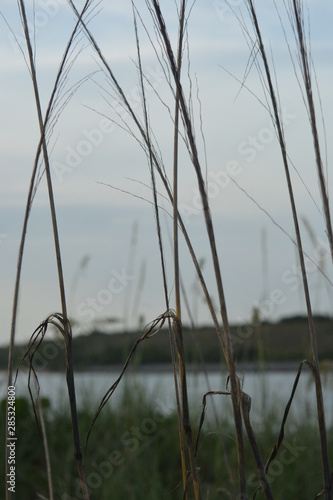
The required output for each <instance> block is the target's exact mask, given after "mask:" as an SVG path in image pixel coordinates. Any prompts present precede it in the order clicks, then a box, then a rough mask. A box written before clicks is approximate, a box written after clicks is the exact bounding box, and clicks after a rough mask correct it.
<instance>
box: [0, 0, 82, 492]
mask: <svg viewBox="0 0 333 500" xmlns="http://www.w3.org/2000/svg"><path fill="white" fill-rule="evenodd" d="M90 2H91V0H87V1H86V2H85V5H84V7H83V9H82V11H81V13H80V14H79V20H78V21H77V23H76V26H75V28H74V30H73V32H72V34H71V37H70V39H69V42H68V44H67V47H66V50H65V53H64V56H63V59H62V62H61V65H60V68H59V71H58V74H57V77H56V81H55V84H54V87H53V91H52V94H51V98H50V101H49V104H48V108H47V111H46V115H45V120H43V115H42V107H41V102H40V96H39V88H38V81H37V74H36V67H35V58H34V53H33V48H32V44H31V38H30V33H29V27H28V20H27V15H26V9H25V2H24V0H19V4H18V5H19V11H20V15H21V19H22V23H23V29H24V36H25V42H26V46H27V50H28V59H29V67H30V75H31V79H32V84H33V90H34V96H35V105H36V110H37V117H38V123H39V129H40V142H39V145H38V149H37V153H36V158H35V164H34V168H33V173H32V177H31V182H30V187H29V193H28V199H27V205H26V210H25V216H24V223H23V230H22V236H21V243H20V249H19V256H18V265H17V275H16V281H15V290H14V300H13V312H12V324H11V333H10V341H9V357H8V386H10V385H12V378H13V353H14V345H15V329H16V318H17V308H18V295H19V287H20V278H21V270H22V263H23V254H24V246H25V236H26V232H27V226H28V219H29V215H30V210H31V205H32V202H33V197H34V190H35V189H36V174H37V168H38V162H39V156H40V154H41V152H42V153H43V160H44V166H45V172H46V178H47V186H48V193H49V203H50V211H51V218H52V228H53V236H54V246H55V252H56V260H57V269H58V282H59V289H60V299H61V307H62V315H63V317H64V318H67V306H66V297H65V286H64V278H63V271H62V262H61V251H60V242H59V234H58V226H57V218H56V209H55V202H54V196H53V187H52V179H51V170H50V163H49V155H48V148H47V140H46V127H47V124H48V123H49V120H50V118H51V112H52V109H53V104H54V101H55V99H56V97H57V92H58V88H59V86H60V81H61V77H62V76H63V73H64V72H65V64H66V62H67V58H68V56H69V54H70V50H71V48H72V43H73V40H74V37H75V36H76V33H77V29H78V27H79V26H80V19H81V17H82V16H83V15H84V14H85V12H86V11H87V9H88V7H89V5H90ZM68 334H69V332H68ZM73 383H74V382H73ZM74 404H75V400H74ZM75 411H76V410H75ZM7 414H8V405H7ZM7 437H8V436H7ZM6 450H7V451H6V453H8V449H7V448H6ZM6 464H7V466H8V460H6ZM78 468H79V474H80V477H81V480H82V486H83V491H85V492H86V493H85V498H89V495H88V493H87V487H86V485H85V480H84V471H83V470H82V464H81V465H80V464H79V463H78ZM6 495H7V499H8V500H9V499H10V498H11V492H10V491H9V490H8V489H6Z"/></svg>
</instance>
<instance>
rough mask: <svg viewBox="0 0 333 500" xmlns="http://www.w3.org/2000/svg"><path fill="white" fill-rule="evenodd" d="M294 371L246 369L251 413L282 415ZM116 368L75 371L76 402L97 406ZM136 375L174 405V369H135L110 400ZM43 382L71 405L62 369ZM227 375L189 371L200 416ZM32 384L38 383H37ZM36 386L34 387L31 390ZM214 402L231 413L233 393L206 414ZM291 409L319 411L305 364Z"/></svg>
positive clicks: (332, 417) (332, 404) (19, 390)
mask: <svg viewBox="0 0 333 500" xmlns="http://www.w3.org/2000/svg"><path fill="white" fill-rule="evenodd" d="M295 375H296V373H291V372H267V373H266V374H265V377H263V376H262V375H261V374H259V373H253V372H250V373H246V374H245V375H244V380H243V390H244V391H245V392H246V393H248V394H249V395H250V396H251V398H252V409H251V417H252V421H253V422H257V423H259V422H260V419H261V416H262V415H264V414H267V413H269V412H274V413H276V412H277V413H278V414H281V417H282V415H283V411H284V408H285V406H286V404H287V401H288V398H289V396H290V392H291V389H292V385H293V382H294V379H295ZM117 377H118V373H115V372H114V373H113V372H102V373H77V374H76V375H75V386H76V397H77V404H78V407H80V406H82V405H84V404H89V406H91V407H93V408H96V407H97V406H98V404H99V402H100V401H101V399H102V397H103V396H104V394H105V393H106V391H107V390H108V389H109V387H110V386H111V385H112V384H113V383H114V382H115V380H116V379H117ZM131 380H132V381H133V380H135V382H136V383H137V384H139V385H140V386H142V387H144V393H145V395H146V396H147V398H149V400H151V401H152V403H153V404H155V405H156V406H157V407H158V408H159V409H160V410H162V411H163V412H170V411H172V410H174V409H175V397H174V381H173V375H172V373H164V372H162V373H156V372H155V373H135V374H133V373H131V374H129V375H128V376H126V375H125V376H124V378H123V379H122V381H121V382H120V384H119V386H118V388H117V390H116V391H115V393H114V395H113V396H112V398H111V399H110V401H109V403H108V404H109V405H112V406H113V407H115V408H116V407H117V404H119V401H120V398H121V397H122V394H123V391H124V388H125V387H126V384H128V383H129V382H130V381H131ZM39 382H40V388H41V395H42V396H44V397H48V398H49V399H50V400H51V403H52V405H53V407H54V408H61V407H66V406H67V404H68V403H67V393H66V390H67V389H66V382H65V376H64V374H60V373H40V374H39ZM225 384H226V375H225V374H222V373H220V372H211V373H208V381H207V380H206V377H205V375H204V374H202V373H199V374H194V373H189V374H188V396H189V401H190V404H191V407H192V409H193V413H194V415H197V416H199V415H200V412H201V409H202V397H203V395H204V394H205V393H206V392H207V391H208V390H214V391H223V390H225ZM6 386H7V377H6V373H4V372H2V373H0V398H1V399H2V398H4V397H5V395H6ZM332 387H333V374H330V376H329V378H328V380H327V381H326V382H325V381H324V387H323V390H324V401H325V405H326V414H327V421H328V423H332V422H333V391H332ZM33 388H34V385H33ZM33 392H35V390H34V391H33ZM16 394H17V396H27V395H28V390H27V374H26V373H21V374H20V375H19V377H18V380H17V383H16ZM213 406H215V407H216V409H217V411H218V413H219V414H220V415H224V416H226V417H227V418H229V417H231V413H232V410H231V401H230V397H226V396H214V401H212V398H208V404H207V416H208V418H210V417H211V416H212V408H213ZM292 408H293V410H292V413H293V414H294V415H295V416H296V417H297V418H302V416H307V418H309V417H310V418H313V419H315V417H316V402H315V391H314V385H313V384H312V383H311V381H310V375H309V372H307V371H305V370H304V373H303V375H302V376H301V379H300V382H299V385H298V389H297V392H296V395H295V399H294V403H293V406H292Z"/></svg>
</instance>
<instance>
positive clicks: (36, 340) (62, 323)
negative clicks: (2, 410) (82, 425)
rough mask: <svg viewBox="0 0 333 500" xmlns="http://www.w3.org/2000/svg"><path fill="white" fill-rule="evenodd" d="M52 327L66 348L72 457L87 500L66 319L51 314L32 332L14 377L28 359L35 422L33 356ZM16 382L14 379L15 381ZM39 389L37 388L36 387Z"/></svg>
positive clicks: (69, 339) (29, 386) (70, 347)
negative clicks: (32, 387)
mask: <svg viewBox="0 0 333 500" xmlns="http://www.w3.org/2000/svg"><path fill="white" fill-rule="evenodd" d="M49 325H53V326H55V327H56V329H57V330H58V331H59V332H60V334H61V335H62V337H63V339H64V342H65V347H66V381H67V389H68V397H69V403H70V409H71V421H72V433H73V445H74V457H75V461H76V465H77V469H78V474H79V478H80V482H81V488H82V494H83V498H84V500H89V492H88V488H87V484H86V477H85V471H84V466H83V461H82V453H81V446H80V436H79V425H78V417H77V409H76V397H75V384H74V372H73V357H72V329H71V325H70V322H69V320H68V319H67V318H65V317H64V316H63V315H62V314H60V313H55V314H51V315H50V316H48V317H47V318H46V320H45V321H43V322H42V323H41V324H40V325H39V326H38V328H36V330H35V331H34V333H33V334H32V336H31V337H30V340H29V344H28V348H27V351H26V353H25V354H24V356H23V357H22V359H21V361H20V364H19V367H18V369H17V372H16V377H17V375H18V371H19V368H20V366H21V364H22V363H23V361H24V360H25V359H26V358H28V359H29V377H28V388H29V393H30V397H31V400H32V405H33V410H34V413H35V418H36V420H37V414H36V409H35V404H34V399H33V396H32V391H31V374H33V375H34V377H35V380H36V383H37V386H38V377H37V373H36V371H35V369H34V365H33V362H34V356H35V354H36V353H37V351H38V349H39V347H40V346H41V344H42V342H43V340H44V338H45V335H46V332H47V329H48V326H49ZM15 380H16V379H15ZM38 389H39V386H38Z"/></svg>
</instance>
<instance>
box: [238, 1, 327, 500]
mask: <svg viewBox="0 0 333 500" xmlns="http://www.w3.org/2000/svg"><path fill="white" fill-rule="evenodd" d="M248 8H249V12H250V15H251V20H252V23H253V27H254V30H255V34H256V37H257V42H258V46H259V50H260V54H261V57H262V60H263V64H264V71H265V76H266V81H267V86H268V94H269V98H270V99H271V104H272V114H273V118H274V123H275V127H276V131H277V135H278V140H279V146H280V150H281V154H282V160H283V165H284V170H285V175H286V180H287V187H288V194H289V199H290V204H291V210H292V216H293V221H294V227H295V234H296V242H297V248H298V256H299V261H300V267H301V272H302V282H303V289H304V295H305V302H306V308H307V314H308V325H309V334H310V343H311V350H312V363H313V367H314V374H315V387H316V397H317V410H318V423H319V432H320V441H321V454H322V465H323V475H324V492H325V500H329V499H330V498H331V494H330V489H331V478H330V465H329V458H328V446H327V432H326V422H325V410H324V401H323V392H322V385H321V377H320V370H319V360H318V350H317V339H316V333H315V327H314V321H313V314H312V306H311V299H310V291H309V285H308V279H307V273H306V267H305V260H304V253H303V245H302V238H301V232H300V227H299V222H298V214H297V209H296V202H295V197H294V192H293V186H292V181H291V176H290V171H289V161H288V155H287V149H286V143H285V137H284V131H283V124H282V120H281V116H280V110H279V105H278V101H277V98H276V91H275V89H274V85H273V81H272V77H271V70H270V67H269V63H268V58H267V55H266V50H265V47H264V43H263V40H262V36H261V30H260V26H259V22H258V18H257V13H256V9H255V6H254V3H253V1H252V0H248ZM296 13H297V11H296Z"/></svg>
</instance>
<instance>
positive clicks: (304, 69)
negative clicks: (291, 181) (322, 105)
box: [292, 0, 333, 260]
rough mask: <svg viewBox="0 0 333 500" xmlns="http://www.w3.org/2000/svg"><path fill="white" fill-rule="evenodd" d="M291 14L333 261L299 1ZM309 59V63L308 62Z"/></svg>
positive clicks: (300, 3)
mask: <svg viewBox="0 0 333 500" xmlns="http://www.w3.org/2000/svg"><path fill="white" fill-rule="evenodd" d="M292 3H293V14H294V16H293V17H294V23H295V26H296V33H297V37H298V52H299V54H298V55H299V58H300V64H301V71H302V76H303V81H304V86H305V94H306V98H307V103H308V111H309V119H310V125H311V132H312V138H313V147H314V151H315V156H316V165H317V173H318V179H319V186H320V192H321V198H322V203H323V210H324V214H325V222H326V232H327V238H328V241H329V245H330V250H331V257H332V260H333V231H332V222H331V215H330V207H329V199H328V191H327V186H326V181H325V176H324V170H323V162H322V158H321V149H320V143H319V136H318V128H317V118H316V109H315V104H314V100H313V92H312V80H311V70H310V67H311V56H310V55H309V54H308V50H307V45H306V37H305V30H304V13H303V5H302V1H301V0H293V1H292ZM309 59H310V61H309Z"/></svg>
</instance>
